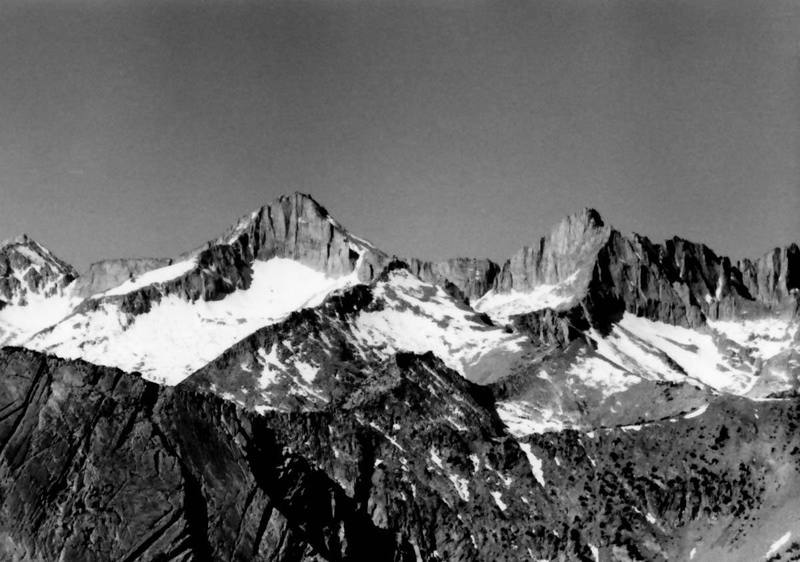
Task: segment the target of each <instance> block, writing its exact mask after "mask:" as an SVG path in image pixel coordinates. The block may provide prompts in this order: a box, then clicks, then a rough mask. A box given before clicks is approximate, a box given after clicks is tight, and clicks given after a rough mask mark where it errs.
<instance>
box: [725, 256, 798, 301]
mask: <svg viewBox="0 0 800 562" xmlns="http://www.w3.org/2000/svg"><path fill="white" fill-rule="evenodd" d="M737 268H738V269H739V271H740V272H741V278H742V283H743V284H744V285H745V286H746V287H747V289H748V291H749V292H750V294H751V295H752V296H753V297H754V298H756V299H758V300H759V301H760V302H763V303H765V304H767V305H769V306H772V307H777V306H780V305H782V304H785V303H786V302H787V301H790V302H791V301H792V300H796V299H797V292H798V291H800V248H798V246H797V244H790V245H789V246H786V247H784V248H775V249H774V250H772V251H771V252H768V253H767V254H765V255H763V256H761V257H760V258H758V259H755V260H748V259H746V260H742V261H740V262H738V264H737Z"/></svg>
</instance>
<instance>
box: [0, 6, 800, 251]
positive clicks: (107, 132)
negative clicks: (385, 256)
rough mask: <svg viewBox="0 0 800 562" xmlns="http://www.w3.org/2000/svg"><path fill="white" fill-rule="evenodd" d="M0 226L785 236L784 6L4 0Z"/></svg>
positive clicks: (462, 247) (93, 232)
mask: <svg viewBox="0 0 800 562" xmlns="http://www.w3.org/2000/svg"><path fill="white" fill-rule="evenodd" d="M0 71H1V72H0V116H2V126H0V238H6V237H10V236H13V235H15V234H17V233H19V232H22V231H25V232H28V233H30V234H31V235H32V236H34V237H35V238H36V239H38V240H39V241H40V242H42V243H44V244H45V245H47V246H49V247H50V248H51V249H53V250H54V251H55V252H56V253H58V254H59V255H61V256H62V257H63V258H65V259H67V260H68V261H71V262H73V263H75V264H76V265H77V266H79V267H84V266H86V265H87V264H88V263H89V262H90V261H93V260H97V259H100V258H105V257H117V256H130V255H173V254H177V253H179V252H181V251H183V250H186V249H189V248H192V247H194V246H196V245H198V244H200V243H201V242H203V241H204V240H207V239H209V238H212V237H214V236H216V235H217V234H218V233H219V232H221V231H222V230H224V228H225V227H226V226H227V225H228V224H230V223H232V222H234V221H235V220H236V218H237V217H238V216H240V215H242V214H244V213H246V212H248V211H250V210H252V209H254V208H256V207H258V206H260V205H261V204H263V203H266V202H269V201H270V200H272V199H273V198H275V197H276V196H278V195H280V194H282V193H289V192H292V191H296V190H300V191H305V192H309V193H312V194H313V195H314V196H315V197H316V198H317V199H318V200H320V202H322V203H323V204H324V205H325V206H326V207H328V209H329V210H330V211H331V212H332V214H333V215H334V216H336V217H337V218H338V219H339V220H340V221H341V222H342V223H343V224H345V226H347V227H348V228H349V229H350V230H352V231H353V232H355V233H358V234H361V235H363V236H365V237H367V238H370V239H371V240H373V242H375V243H376V244H378V245H379V246H381V247H382V248H384V249H385V250H387V251H390V252H396V253H399V254H414V255H419V256H422V257H428V258H439V257H448V256H454V255H478V256H490V257H493V258H496V259H499V258H502V257H505V256H508V255H510V254H511V253H513V252H514V251H515V250H516V249H517V248H518V247H520V246H522V245H523V244H525V243H529V242H531V241H533V240H534V239H535V238H536V237H538V236H539V235H541V234H543V233H544V232H546V231H547V230H548V229H549V228H550V226H551V225H552V224H553V223H554V222H555V221H557V220H558V219H559V218H560V217H561V216H562V215H565V214H567V213H569V212H572V211H575V210H578V209H579V208H581V207H584V206H594V207H596V208H598V210H599V211H600V212H601V214H603V215H604V216H605V217H606V219H607V220H609V221H610V222H611V223H613V224H615V225H616V226H618V227H619V228H621V229H622V230H624V231H631V230H633V231H637V232H640V233H643V234H648V235H650V236H652V237H654V238H655V239H657V240H661V239H663V238H666V237H668V236H670V235H672V234H680V235H682V236H685V237H688V238H691V239H694V240H699V241H704V242H707V243H708V244H710V245H711V246H712V247H714V248H715V249H717V250H718V251H720V252H722V253H725V254H731V255H733V256H734V257H736V256H743V255H757V254H760V253H762V252H764V251H766V250H767V249H768V248H770V247H772V246H774V245H777V244H784V243H787V242H789V241H790V240H795V239H799V238H800V222H799V221H800V219H798V216H800V2H798V1H794V0H793V1H790V2H787V1H780V0H770V1H753V2H737V1H735V0H721V1H712V2H689V1H658V2H656V1H648V0H633V1H630V2H628V1H606V2H600V1H598V0H586V1H585V2H570V1H565V0H557V1H556V0H553V1H550V0H543V1H535V0H526V1H524V2H516V1H512V0H497V1H493V2H488V1H486V2H473V1H469V0H467V1H464V0H427V1H419V2H415V1H412V2H408V1H392V0H369V1H360V0H344V1H334V0H319V1H294V0H293V1H291V2H286V3H283V2H261V1H260V2H254V3H243V2H235V1H231V0H227V1H223V0H219V1H216V2H214V1H211V2H202V3H201V2H195V3H192V2H169V1H166V2H158V3H152V4H151V3H147V2H141V1H137V2H119V1H115V0H108V1H103V2H101V1H100V0H96V1H88V0H87V1H82V2H79V1H66V2H63V1H59V2H52V3H48V2H40V1H26V2H19V3H15V0H11V1H8V0H7V1H5V2H3V3H2V6H1V7H0Z"/></svg>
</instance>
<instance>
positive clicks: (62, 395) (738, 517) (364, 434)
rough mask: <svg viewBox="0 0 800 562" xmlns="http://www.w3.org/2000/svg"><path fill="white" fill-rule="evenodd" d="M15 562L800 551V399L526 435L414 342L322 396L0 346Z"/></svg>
mask: <svg viewBox="0 0 800 562" xmlns="http://www.w3.org/2000/svg"><path fill="white" fill-rule="evenodd" d="M0 370H1V372H0V388H2V391H1V392H0V399H2V402H0V412H2V414H3V416H2V419H0V451H1V452H2V454H1V455H0V482H1V483H2V486H3V488H2V489H3V493H2V495H0V551H2V555H3V558H4V559H8V560H20V561H22V560H38V559H44V560H56V559H60V560H66V561H69V560H108V559H120V560H365V559H379V560H440V559H441V560H484V559H486V558H487V557H489V558H492V559H498V560H525V559H536V560H538V559H547V560H554V561H555V560H587V561H589V560H598V559H600V560H678V559H699V560H703V559H706V560H707V559H717V558H719V557H724V558H726V559H730V560H753V559H757V558H758V557H760V556H763V555H764V554H766V553H767V552H769V551H770V549H771V545H772V544H774V543H775V541H777V540H778V539H780V538H781V537H783V536H784V535H785V533H786V532H787V531H788V532H789V533H790V539H789V540H788V541H786V542H785V544H783V545H782V546H780V547H779V548H777V550H776V553H778V554H780V553H783V552H788V551H790V549H792V548H794V546H793V542H792V540H791V539H792V537H791V532H792V529H795V527H794V525H795V524H796V523H797V522H796V521H795V520H794V519H793V518H796V517H797V513H798V512H799V511H798V507H800V506H799V505H798V493H797V492H798V474H797V466H798V463H797V455H798V454H799V453H798V451H800V440H799V438H798V437H797V432H796V429H797V424H798V421H799V420H800V409H798V404H797V402H796V401H793V400H789V401H786V400H784V401H770V402H758V403H756V402H752V401H749V400H746V399H737V400H730V399H726V400H721V401H717V402H715V403H714V404H712V405H711V406H710V407H708V408H704V409H700V410H698V411H694V412H687V413H685V414H684V415H683V416H678V417H671V418H665V419H663V420H661V421H657V422H653V423H650V424H647V425H644V426H625V427H609V428H598V429H595V430H593V431H590V432H583V433H581V432H576V431H563V432H556V433H546V434H540V435H533V436H530V437H528V438H525V439H521V440H520V441H516V440H514V439H513V438H511V437H510V436H509V435H508V434H507V433H506V431H505V428H504V426H503V424H502V423H501V422H500V420H499V418H498V417H497V415H496V413H495V410H494V406H493V402H492V399H491V396H490V395H489V394H488V393H487V392H486V391H485V390H484V389H482V388H481V387H478V386H475V385H472V384H470V383H468V382H467V381H465V380H464V379H463V378H462V377H460V376H459V375H457V374H456V373H455V372H453V371H451V370H449V369H447V368H446V367H445V366H444V365H443V364H442V363H441V362H440V361H438V360H437V359H436V358H435V357H434V356H433V355H431V354H428V355H426V356H419V355H410V354H399V355H397V356H396V357H393V358H392V360H390V361H388V362H385V363H383V364H379V365H378V364H373V365H371V370H370V371H369V372H363V373H361V378H360V381H357V382H356V383H355V384H354V385H353V387H352V388H351V390H350V392H348V393H347V394H344V395H340V396H337V397H336V398H335V399H334V400H333V401H332V403H331V404H330V406H329V407H326V408H323V409H321V410H320V411H317V412H308V413H299V412H298V413H280V412H268V413H266V414H265V415H262V416H258V415H254V414H249V413H247V412H245V411H243V410H241V409H239V408H237V407H236V406H234V405H233V404H231V403H230V402H228V401H225V400H221V399H220V398H219V397H217V396H216V395H214V394H212V393H201V394H197V393H195V392H193V391H192V390H190V389H189V388H185V386H186V385H180V386H178V387H176V388H165V387H159V386H157V385H155V384H152V383H148V382H145V381H143V380H142V379H141V378H139V377H136V376H132V375H127V374H124V373H122V372H120V371H117V370H113V369H104V368H99V367H95V366H92V365H90V364H87V363H84V362H81V361H77V362H69V361H63V360H59V359H55V358H52V357H46V356H42V355H39V354H37V353H35V352H31V351H27V350H22V349H15V348H6V350H4V351H2V352H0Z"/></svg>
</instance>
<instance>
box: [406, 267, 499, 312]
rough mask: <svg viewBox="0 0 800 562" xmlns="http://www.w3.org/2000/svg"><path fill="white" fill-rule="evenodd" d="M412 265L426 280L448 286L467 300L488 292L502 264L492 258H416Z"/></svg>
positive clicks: (451, 291) (413, 271)
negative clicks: (434, 259) (440, 259)
mask: <svg viewBox="0 0 800 562" xmlns="http://www.w3.org/2000/svg"><path fill="white" fill-rule="evenodd" d="M407 264H408V269H409V271H411V272H412V273H413V274H414V275H416V276H417V277H419V278H420V279H422V280H423V281H425V282H426V283H433V284H435V285H439V286H441V287H444V289H445V290H447V291H448V292H449V293H450V294H451V295H453V296H454V297H456V298H459V299H461V300H462V301H464V302H467V303H469V302H472V301H474V300H477V299H479V298H480V297H482V296H483V295H485V294H486V293H487V292H488V291H489V290H490V289H491V288H492V287H493V286H494V283H495V280H496V279H497V276H498V274H499V273H500V266H498V265H497V264H496V263H494V262H493V261H491V260H488V259H478V258H453V259H449V260H444V261H439V262H429V261H423V260H419V259H416V258H412V259H410V260H408V261H407Z"/></svg>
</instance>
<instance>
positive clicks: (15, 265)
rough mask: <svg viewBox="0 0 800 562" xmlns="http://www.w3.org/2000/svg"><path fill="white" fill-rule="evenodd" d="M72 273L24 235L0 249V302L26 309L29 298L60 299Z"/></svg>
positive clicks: (72, 271)
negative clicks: (56, 297) (57, 297)
mask: <svg viewBox="0 0 800 562" xmlns="http://www.w3.org/2000/svg"><path fill="white" fill-rule="evenodd" d="M77 276H78V273H77V272H76V271H75V269H73V268H72V266H70V265H69V264H67V263H66V262H64V261H62V260H60V259H59V258H57V257H56V256H54V255H53V254H52V253H51V252H50V251H49V250H47V249H46V248H44V247H43V246H41V245H40V244H38V243H37V242H36V241H34V240H33V239H31V238H30V237H28V236H27V235H24V234H23V235H22V236H19V237H17V238H15V239H13V240H10V241H7V242H4V243H3V244H2V245H0V302H1V303H5V304H12V305H25V304H28V302H29V301H30V300H31V298H37V297H39V298H47V297H54V296H61V295H63V293H64V289H65V288H66V287H67V286H68V285H69V284H70V283H71V282H72V281H73V280H74V279H75V278H76V277H77Z"/></svg>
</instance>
